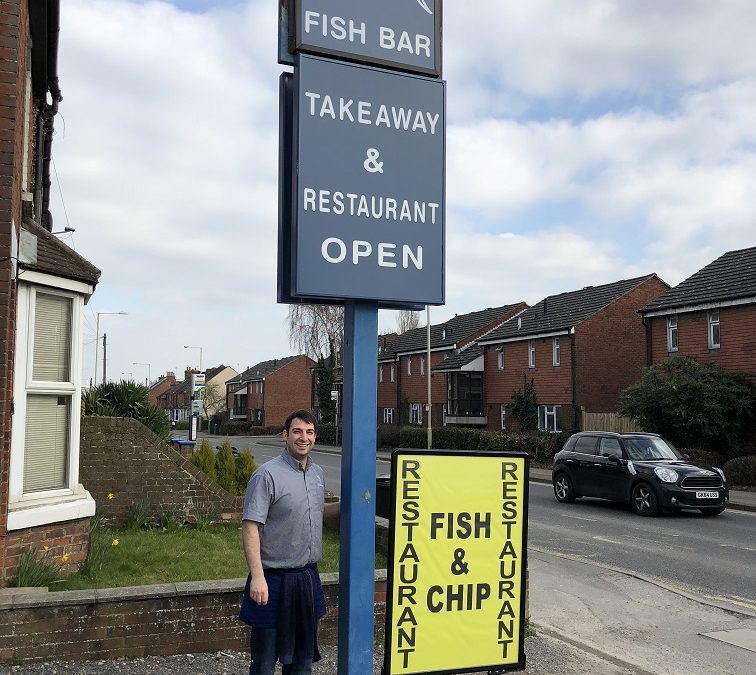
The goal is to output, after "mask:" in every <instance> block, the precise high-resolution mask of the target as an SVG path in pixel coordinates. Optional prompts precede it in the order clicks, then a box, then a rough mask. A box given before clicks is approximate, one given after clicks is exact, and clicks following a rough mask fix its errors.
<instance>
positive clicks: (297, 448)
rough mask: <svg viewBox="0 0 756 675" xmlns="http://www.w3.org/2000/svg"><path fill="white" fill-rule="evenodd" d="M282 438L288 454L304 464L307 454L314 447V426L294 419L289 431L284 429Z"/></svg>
mask: <svg viewBox="0 0 756 675" xmlns="http://www.w3.org/2000/svg"><path fill="white" fill-rule="evenodd" d="M283 437H284V440H285V441H286V449H287V450H288V451H289V454H290V455H291V456H292V457H293V458H294V459H296V460H297V461H298V462H301V463H304V462H305V461H306V460H307V454H308V453H309V452H310V450H311V449H312V446H313V445H315V425H314V424H311V423H309V422H305V421H303V420H300V419H299V418H298V417H295V418H294V419H293V420H292V421H291V426H290V427H289V431H288V432H287V431H286V430H285V429H284V432H283ZM303 465H304V464H303Z"/></svg>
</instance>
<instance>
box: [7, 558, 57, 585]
mask: <svg viewBox="0 0 756 675" xmlns="http://www.w3.org/2000/svg"><path fill="white" fill-rule="evenodd" d="M61 569H62V566H61V564H60V563H59V562H57V561H56V560H55V558H53V556H52V555H51V553H50V551H49V550H48V551H44V552H43V553H42V555H41V556H40V555H39V554H38V552H37V551H36V550H34V549H31V548H30V549H27V550H26V551H24V552H23V553H22V554H21V557H20V558H19V561H18V568H17V570H16V578H15V579H14V580H13V581H12V582H11V586H16V587H19V588H20V587H21V586H49V585H50V584H51V583H52V582H53V581H55V580H56V579H60V578H61Z"/></svg>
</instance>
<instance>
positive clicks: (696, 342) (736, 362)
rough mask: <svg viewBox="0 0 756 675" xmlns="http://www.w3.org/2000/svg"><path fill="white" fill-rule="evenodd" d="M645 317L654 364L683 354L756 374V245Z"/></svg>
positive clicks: (676, 291) (733, 254)
mask: <svg viewBox="0 0 756 675" xmlns="http://www.w3.org/2000/svg"><path fill="white" fill-rule="evenodd" d="M641 314H642V315H643V319H644V322H645V324H646V336H647V345H648V354H647V358H648V364H649V365H653V364H656V363H659V362H660V361H663V360H664V359H666V358H668V357H670V356H674V355H678V354H680V355H682V354H684V355H686V356H694V357H695V358H697V359H700V360H701V361H708V362H710V363H716V364H718V365H720V366H722V367H723V368H726V369H728V370H733V371H735V370H739V371H746V372H750V373H753V374H756V247H752V248H744V249H741V250H739V251H730V252H728V253H725V254H724V255H722V256H720V257H719V258H717V259H716V260H714V261H713V262H711V263H709V264H708V265H707V266H706V267H704V268H703V269H701V270H699V271H698V272H696V273H695V274H694V275H693V276H691V277H689V278H688V279H686V280H685V281H683V282H682V283H681V284H679V285H678V286H675V287H674V288H672V289H670V290H669V291H668V292H667V293H665V294H664V295H662V296H661V297H660V298H657V299H656V300H654V301H653V302H651V303H649V304H647V305H646V306H645V307H643V309H642V310H641Z"/></svg>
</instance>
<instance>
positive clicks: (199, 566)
mask: <svg viewBox="0 0 756 675" xmlns="http://www.w3.org/2000/svg"><path fill="white" fill-rule="evenodd" d="M95 536H96V537H98V538H101V541H102V542H103V546H102V549H101V550H102V551H103V554H102V564H101V565H98V566H96V568H97V569H95V570H93V571H92V572H90V573H89V574H82V573H78V574H75V575H73V576H71V577H68V578H67V579H64V580H62V581H55V582H53V583H52V584H50V590H51V591H72V590H81V589H85V588H113V587H116V586H142V585H145V584H164V583H172V582H177V581H204V580H209V579H235V578H237V577H246V576H247V563H246V562H245V560H244V552H243V550H242V540H241V528H240V527H239V526H238V525H217V526H213V527H210V528H206V529H204V530H199V529H194V528H190V527H182V528H179V529H177V530H173V531H163V530H158V529H141V530H126V529H110V528H97V529H95ZM116 540H117V542H118V544H117V545H112V544H113V542H114V541H116ZM386 564H387V562H386V556H385V555H384V554H382V553H376V556H375V566H376V568H377V569H379V568H385V567H386ZM318 567H319V569H320V571H321V572H337V571H338V569H339V533H338V531H337V530H334V529H331V528H328V527H324V528H323V560H322V561H321V562H320V564H319V565H318Z"/></svg>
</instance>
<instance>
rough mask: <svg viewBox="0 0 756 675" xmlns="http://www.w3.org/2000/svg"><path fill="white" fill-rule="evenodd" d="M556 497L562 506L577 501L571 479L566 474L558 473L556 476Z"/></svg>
mask: <svg viewBox="0 0 756 675" xmlns="http://www.w3.org/2000/svg"><path fill="white" fill-rule="evenodd" d="M554 496H555V497H556V498H557V501H558V502H562V504H569V503H571V502H574V501H575V490H574V489H573V487H572V481H571V480H570V477H569V476H568V475H567V474H566V473H558V474H557V475H556V476H554Z"/></svg>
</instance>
